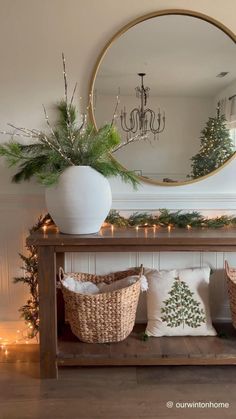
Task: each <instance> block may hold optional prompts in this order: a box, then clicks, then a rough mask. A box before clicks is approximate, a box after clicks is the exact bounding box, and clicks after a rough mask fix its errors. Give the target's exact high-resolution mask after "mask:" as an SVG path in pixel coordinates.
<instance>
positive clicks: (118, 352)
mask: <svg viewBox="0 0 236 419" xmlns="http://www.w3.org/2000/svg"><path fill="white" fill-rule="evenodd" d="M27 244H28V245H34V246H36V247H37V248H38V263H39V315H40V367H41V377H42V378H56V377H57V372H58V365H59V366H60V365H166V364H168V365H204V364H207V365H219V364H222V365H223V364H231V365H232V364H236V332H235V331H234V329H232V328H231V327H230V326H229V329H228V330H227V334H228V336H227V337H228V338H227V339H220V338H219V337H163V338H150V339H149V340H148V342H142V341H141V340H140V338H139V335H138V333H139V330H137V329H135V330H134V332H133V333H132V334H131V335H130V337H128V338H127V339H126V340H125V341H123V342H119V343H113V344H93V345H92V344H86V343H82V342H79V341H78V340H77V339H76V338H75V337H73V335H72V334H71V332H70V331H69V330H68V328H67V329H66V328H65V331H64V336H60V337H59V339H58V336H57V307H56V306H57V303H56V302H57V299H56V274H57V270H58V267H59V266H64V254H65V252H165V251H168V252H170V251H178V252H179V251H184V252H186V251H189V252H193V251H194V252H195V251H196V252H207V251H210V252H236V229H233V228H232V229H231V228H223V229H218V230H213V229H212V230H210V229H191V230H186V229H173V230H171V231H170V232H169V231H167V230H166V229H162V228H156V229H155V228H152V227H150V228H139V229H138V230H137V229H135V228H133V229H131V228H130V229H126V228H120V229H118V228H115V229H114V231H112V230H111V228H109V227H107V228H102V229H101V231H100V232H99V233H97V234H93V235H81V236H79V235H66V234H60V233H57V232H56V229H55V228H48V229H47V232H43V231H42V232H41V231H40V232H35V233H33V234H31V235H30V236H29V237H28V238H27ZM140 327H142V326H140Z"/></svg>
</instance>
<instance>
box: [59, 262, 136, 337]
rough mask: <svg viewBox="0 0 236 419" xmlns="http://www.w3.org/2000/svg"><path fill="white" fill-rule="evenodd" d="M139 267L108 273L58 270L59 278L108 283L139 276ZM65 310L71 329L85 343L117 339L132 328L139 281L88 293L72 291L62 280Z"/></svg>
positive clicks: (127, 333)
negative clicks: (117, 287)
mask: <svg viewBox="0 0 236 419" xmlns="http://www.w3.org/2000/svg"><path fill="white" fill-rule="evenodd" d="M139 273H140V269H129V270H126V271H120V272H115V273H112V274H109V275H104V276H102V275H91V274H86V273H70V274H65V273H64V272H63V270H62V269H60V275H59V276H60V279H61V280H62V279H63V277H66V276H67V275H69V276H70V277H73V278H75V279H76V280H78V281H83V282H84V281H91V282H93V283H95V284H98V283H101V282H104V283H106V284H111V283H112V282H114V281H117V280H119V279H123V278H126V277H127V276H130V275H139ZM61 289H62V293H63V297H64V301H65V310H66V314H67V319H68V321H69V324H70V327H71V330H72V332H73V333H74V335H75V336H77V337H78V338H79V339H80V340H81V341H83V342H87V343H105V342H119V341H121V340H124V339H125V338H126V337H127V336H128V335H129V334H130V333H131V332H132V329H133V327H134V322H135V316H136V311H137V305H138V299H139V294H140V280H138V281H136V282H135V283H134V284H131V285H129V286H128V287H126V288H122V289H119V290H116V291H112V292H107V293H101V294H95V295H89V294H80V293H75V292H73V291H71V290H69V289H68V288H66V287H65V286H64V285H63V283H62V282H61Z"/></svg>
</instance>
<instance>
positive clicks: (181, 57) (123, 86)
mask: <svg viewBox="0 0 236 419" xmlns="http://www.w3.org/2000/svg"><path fill="white" fill-rule="evenodd" d="M235 42H236V36H235V35H234V34H233V33H232V32H231V31H230V30H229V29H227V28H226V27H225V26H223V25H221V24H220V23H219V22H216V21H215V20H213V19H211V18H209V17H207V16H205V15H202V14H197V13H194V12H190V11H185V10H166V11H161V12H156V13H151V14H148V15H146V16H142V17H140V18H138V19H136V20H135V21H132V22H131V23H130V24H128V25H126V26H125V27H123V28H122V29H121V30H120V31H119V32H118V33H116V34H115V35H114V36H113V38H112V39H111V40H110V41H109V42H108V44H107V45H106V46H105V48H104V50H103V51H102V52H101V54H100V56H99V58H98V60H97V63H96V66H95V69H94V71H93V76H92V80H91V89H90V91H91V94H92V106H91V118H92V121H93V123H94V124H95V126H96V127H97V128H98V127H99V126H101V125H103V124H104V123H106V122H110V121H111V120H112V118H113V115H114V112H115V124H116V126H117V128H118V131H119V133H120V135H121V138H122V147H120V148H119V149H118V150H117V151H116V152H115V153H114V157H115V158H116V159H117V160H118V161H119V162H120V163H121V164H122V165H123V166H124V167H126V168H127V169H129V170H134V171H135V172H136V173H137V174H138V175H139V176H140V177H141V179H142V180H145V181H147V182H152V183H156V184H160V185H165V186H177V185H182V184H185V183H191V182H195V181H198V180H200V179H203V178H205V177H207V176H209V175H211V174H214V173H215V172H217V171H218V170H220V169H221V168H222V167H223V166H225V165H226V164H227V163H228V162H229V161H231V160H232V159H233V158H234V157H235V150H236V48H235ZM117 98H118V107H117V109H115V107H116V103H117ZM114 110H115V111H114ZM123 145H124V146H123Z"/></svg>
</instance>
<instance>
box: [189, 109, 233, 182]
mask: <svg viewBox="0 0 236 419" xmlns="http://www.w3.org/2000/svg"><path fill="white" fill-rule="evenodd" d="M200 140H201V148H200V151H199V152H198V153H197V154H196V155H195V156H193V157H192V158H191V161H192V164H191V167H192V172H191V174H190V176H189V177H191V178H192V179H196V178H199V177H201V176H205V175H207V174H208V173H211V172H212V171H213V170H215V169H217V168H218V167H220V166H222V164H224V163H225V162H226V161H227V160H228V159H229V158H230V157H231V156H232V155H233V154H234V148H233V143H232V140H231V138H230V133H229V130H228V128H227V125H226V118H225V115H220V109H219V106H218V107H217V115H216V117H215V118H209V120H208V121H207V123H206V127H205V128H204V129H203V130H202V132H201V137H200Z"/></svg>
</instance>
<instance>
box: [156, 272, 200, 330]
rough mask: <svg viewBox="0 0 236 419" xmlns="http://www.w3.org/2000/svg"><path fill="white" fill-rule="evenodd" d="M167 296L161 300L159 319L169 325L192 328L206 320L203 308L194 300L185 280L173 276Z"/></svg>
mask: <svg viewBox="0 0 236 419" xmlns="http://www.w3.org/2000/svg"><path fill="white" fill-rule="evenodd" d="M168 294H169V296H170V297H169V298H168V299H167V300H165V301H163V304H164V307H162V308H161V312H162V316H161V320H162V321H163V322H166V323H167V326H169V327H178V326H181V325H182V326H183V328H184V326H185V324H186V325H187V326H189V327H192V328H197V327H199V326H201V324H202V323H205V322H206V317H205V313H204V310H203V309H202V308H200V302H199V301H196V300H194V293H193V292H192V291H191V290H190V289H189V287H188V285H187V284H186V282H184V281H181V280H180V279H179V278H175V281H174V283H173V285H172V287H171V290H170V291H169V292H168Z"/></svg>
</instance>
